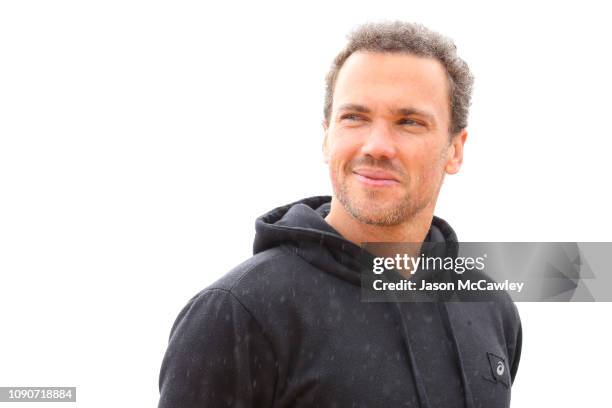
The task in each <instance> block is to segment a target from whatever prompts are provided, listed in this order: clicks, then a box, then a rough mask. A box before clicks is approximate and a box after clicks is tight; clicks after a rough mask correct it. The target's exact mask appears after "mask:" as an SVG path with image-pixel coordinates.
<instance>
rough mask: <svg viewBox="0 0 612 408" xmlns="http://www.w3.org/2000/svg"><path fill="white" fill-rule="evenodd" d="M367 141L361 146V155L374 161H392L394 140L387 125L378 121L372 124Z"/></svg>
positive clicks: (391, 131) (394, 151)
mask: <svg viewBox="0 0 612 408" xmlns="http://www.w3.org/2000/svg"><path fill="white" fill-rule="evenodd" d="M366 137H367V139H366V140H365V142H364V143H363V145H362V146H361V153H362V154H363V155H367V156H371V157H373V158H375V159H381V158H387V159H393V158H394V157H395V155H396V150H397V149H396V146H395V138H394V135H393V130H392V129H391V128H390V126H389V125H388V124H387V123H384V122H383V121H379V122H378V123H373V124H372V126H371V127H370V132H368V134H367V136H366Z"/></svg>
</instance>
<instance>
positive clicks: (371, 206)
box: [333, 173, 429, 227]
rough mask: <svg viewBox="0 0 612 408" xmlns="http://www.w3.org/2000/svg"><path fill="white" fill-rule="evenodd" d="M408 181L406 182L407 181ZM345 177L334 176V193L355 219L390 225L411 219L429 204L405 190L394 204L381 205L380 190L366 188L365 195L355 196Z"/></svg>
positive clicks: (378, 224)
mask: <svg viewBox="0 0 612 408" xmlns="http://www.w3.org/2000/svg"><path fill="white" fill-rule="evenodd" d="M407 183H408V182H407ZM347 184H348V182H347V177H346V173H345V177H344V178H343V179H342V180H338V179H337V178H336V177H334V183H333V188H334V194H335V195H336V198H337V199H338V201H339V202H340V204H342V206H343V207H344V208H345V210H346V211H347V212H348V213H349V214H350V215H351V216H352V217H353V218H355V219H356V220H357V221H359V222H361V223H363V224H367V225H374V226H379V227H390V226H394V225H399V224H402V223H404V222H406V221H408V220H410V219H413V218H414V217H415V216H416V215H417V214H418V213H419V212H421V211H422V210H423V209H424V208H425V207H427V205H428V204H429V200H426V199H425V200H416V197H411V196H410V195H409V193H408V192H406V193H405V194H404V195H403V196H402V197H401V198H400V199H399V201H398V202H397V204H396V205H391V206H386V205H381V203H380V200H381V199H382V197H381V195H382V194H381V192H379V191H375V190H366V191H365V197H362V198H359V197H355V195H356V194H357V193H356V194H352V193H351V191H350V189H349V187H348V185H347Z"/></svg>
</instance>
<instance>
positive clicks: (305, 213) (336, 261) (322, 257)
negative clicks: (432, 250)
mask: <svg viewBox="0 0 612 408" xmlns="http://www.w3.org/2000/svg"><path fill="white" fill-rule="evenodd" d="M330 204H331V197H330V196H314V197H309V198H305V199H302V200H299V201H295V202H293V203H290V204H287V205H284V206H281V207H277V208H275V209H273V210H271V211H269V212H267V213H266V214H264V215H262V216H261V217H259V218H258V219H257V220H256V222H255V230H256V234H255V241H254V244H253V253H254V254H257V253H259V252H262V251H265V250H267V249H270V248H274V247H277V246H280V245H284V244H292V245H294V246H296V247H297V248H299V249H298V251H299V254H300V255H301V256H302V257H303V258H305V259H306V260H307V261H309V262H310V263H312V264H314V265H315V266H317V267H319V268H320V269H322V270H324V271H326V272H328V273H331V274H334V275H337V276H338V277H340V278H342V279H345V280H348V281H350V282H352V283H354V284H359V275H358V273H356V271H358V270H359V268H361V267H370V266H371V258H372V255H371V254H369V253H368V252H367V251H366V250H365V249H364V248H362V247H360V246H359V245H356V244H354V243H352V242H350V241H348V240H347V239H345V238H344V237H343V236H342V235H340V233H339V232H338V231H336V230H335V229H334V228H333V227H332V226H331V225H330V224H328V223H327V221H325V217H326V216H327V214H328V213H329V210H330ZM425 243H436V244H439V243H445V244H446V245H445V246H443V248H444V251H445V252H446V253H445V254H438V255H442V256H453V257H454V256H457V248H458V242H457V235H456V234H455V231H453V229H452V228H451V227H450V225H448V223H447V222H446V221H444V220H443V219H441V218H439V217H436V216H434V217H433V219H432V223H431V226H430V228H429V232H428V233H427V236H426V238H425ZM425 245H426V244H425ZM436 248H437V250H439V249H440V247H439V246H437V247H436ZM322 249H327V251H322Z"/></svg>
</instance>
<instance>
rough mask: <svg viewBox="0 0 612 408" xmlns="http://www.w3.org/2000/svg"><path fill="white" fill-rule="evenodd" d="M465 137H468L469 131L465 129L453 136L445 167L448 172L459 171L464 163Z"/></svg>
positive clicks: (454, 172)
mask: <svg viewBox="0 0 612 408" xmlns="http://www.w3.org/2000/svg"><path fill="white" fill-rule="evenodd" d="M465 139H467V131H466V130H465V129H463V130H461V131H460V132H459V133H457V134H455V135H453V136H452V139H451V141H450V147H449V149H448V160H447V161H446V167H445V170H446V173H447V174H456V173H458V172H459V169H460V168H461V164H462V163H463V145H464V144H465Z"/></svg>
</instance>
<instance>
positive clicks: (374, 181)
mask: <svg viewBox="0 0 612 408" xmlns="http://www.w3.org/2000/svg"><path fill="white" fill-rule="evenodd" d="M353 174H354V175H355V177H356V178H357V180H359V181H360V182H361V183H363V184H365V185H367V186H372V187H391V186H396V185H398V184H399V183H400V182H399V179H398V178H397V177H396V176H394V175H393V174H392V173H389V172H387V171H384V170H378V169H357V170H353Z"/></svg>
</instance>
